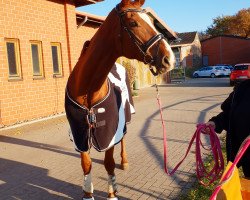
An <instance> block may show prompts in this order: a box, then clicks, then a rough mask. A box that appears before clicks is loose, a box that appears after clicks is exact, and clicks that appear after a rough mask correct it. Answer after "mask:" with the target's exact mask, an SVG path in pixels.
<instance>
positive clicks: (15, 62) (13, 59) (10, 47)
mask: <svg viewBox="0 0 250 200" xmlns="http://www.w3.org/2000/svg"><path fill="white" fill-rule="evenodd" d="M5 43H6V51H7V61H8V67H9V78H10V79H16V78H21V62H20V50H19V40H18V39H5Z"/></svg>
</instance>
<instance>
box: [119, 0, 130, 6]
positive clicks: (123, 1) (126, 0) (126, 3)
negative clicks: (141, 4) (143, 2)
mask: <svg viewBox="0 0 250 200" xmlns="http://www.w3.org/2000/svg"><path fill="white" fill-rule="evenodd" d="M129 3H130V0H122V1H121V7H123V6H126V5H128V4H129Z"/></svg>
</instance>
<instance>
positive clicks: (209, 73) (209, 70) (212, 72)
mask: <svg viewBox="0 0 250 200" xmlns="http://www.w3.org/2000/svg"><path fill="white" fill-rule="evenodd" d="M218 76H227V72H226V70H225V69H224V67H222V66H207V67H202V68H201V69H199V70H197V71H195V72H194V73H193V77H194V78H198V77H211V78H215V77H218Z"/></svg>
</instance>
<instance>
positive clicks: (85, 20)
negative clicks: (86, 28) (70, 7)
mask: <svg viewBox="0 0 250 200" xmlns="http://www.w3.org/2000/svg"><path fill="white" fill-rule="evenodd" d="M87 21H88V17H87V16H85V17H84V19H83V21H82V22H81V23H80V24H79V25H78V26H77V28H80V27H81V26H82V25H83V24H85V23H86V22H87Z"/></svg>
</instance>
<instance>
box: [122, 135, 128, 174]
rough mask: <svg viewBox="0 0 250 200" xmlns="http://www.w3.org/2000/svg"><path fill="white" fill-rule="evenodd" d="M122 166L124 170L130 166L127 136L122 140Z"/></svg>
mask: <svg viewBox="0 0 250 200" xmlns="http://www.w3.org/2000/svg"><path fill="white" fill-rule="evenodd" d="M121 168H122V169H123V170H127V169H128V168H129V165H128V159H127V152H126V146H125V136H124V137H123V138H122V140H121Z"/></svg>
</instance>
